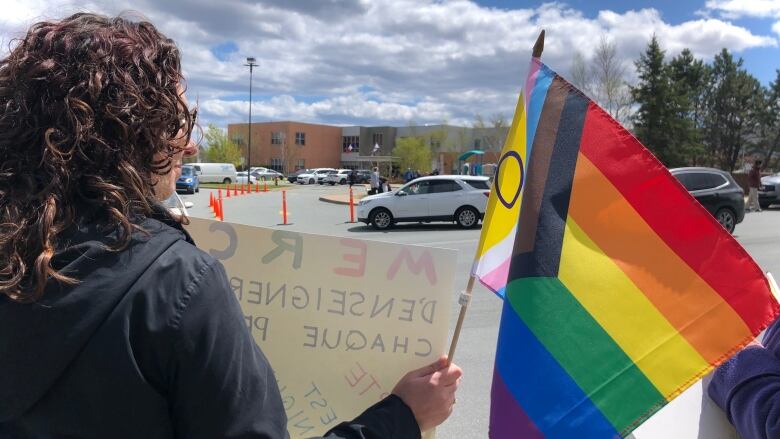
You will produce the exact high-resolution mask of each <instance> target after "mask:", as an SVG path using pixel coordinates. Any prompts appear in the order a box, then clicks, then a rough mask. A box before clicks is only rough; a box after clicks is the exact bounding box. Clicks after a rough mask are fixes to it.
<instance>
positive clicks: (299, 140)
mask: <svg viewBox="0 0 780 439" xmlns="http://www.w3.org/2000/svg"><path fill="white" fill-rule="evenodd" d="M295 144H296V145H305V144H306V133H302V132H300V131H298V132H296V133H295Z"/></svg>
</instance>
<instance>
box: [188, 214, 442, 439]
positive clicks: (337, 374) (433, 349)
mask: <svg viewBox="0 0 780 439" xmlns="http://www.w3.org/2000/svg"><path fill="white" fill-rule="evenodd" d="M190 221H191V224H190V225H189V226H187V230H188V231H189V232H190V233H191V234H192V236H193V238H194V239H195V242H196V243H197V244H198V247H200V248H201V249H202V250H204V251H206V252H208V253H210V254H211V255H212V256H214V257H215V258H216V259H218V260H220V261H221V262H222V264H223V265H224V266H225V269H226V271H227V274H228V278H229V279H230V285H231V287H232V289H233V292H234V293H235V295H236V298H237V299H238V301H239V303H240V304H241V308H242V309H243V312H244V318H245V321H246V325H247V328H249V330H250V332H251V333H252V336H253V337H254V339H255V341H256V342H257V343H258V345H259V346H260V347H261V348H262V349H263V352H264V353H265V354H266V356H267V357H268V358H269V361H270V362H271V365H272V366H273V368H274V371H275V373H276V379H277V381H278V384H279V388H280V390H281V393H282V399H283V403H284V408H285V410H286V412H287V417H288V424H287V427H288V430H289V432H290V436H291V437H292V438H305V437H310V436H314V435H319V434H322V433H324V432H325V431H327V430H328V429H330V428H332V427H333V426H335V425H336V424H338V423H339V422H341V421H345V420H349V419H351V418H353V417H354V416H356V415H358V414H360V412H362V411H363V410H365V409H366V408H368V407H369V406H371V405H372V404H374V403H375V402H377V401H379V400H380V399H381V398H383V397H385V396H386V395H388V394H389V393H390V392H391V390H392V388H393V386H394V385H395V383H396V382H397V381H398V379H399V378H400V377H401V376H402V375H403V374H404V373H406V372H407V371H409V370H411V369H414V368H418V367H421V366H424V365H426V364H428V363H431V362H433V361H435V360H436V359H437V358H438V357H439V355H441V354H442V353H443V352H445V347H446V343H447V331H448V328H449V313H450V300H451V295H452V294H453V282H454V270H455V265H456V264H455V263H456V257H457V255H456V252H455V251H452V250H444V249H435V248H428V247H417V246H407V245H399V244H390V243H384V242H374V241H363V240H358V239H351V238H339V237H330V236H319V235H312V234H305V233H297V232H291V231H287V230H275V229H265V228H259V227H251V226H244V225H239V224H230V223H224V222H217V221H211V220H204V219H198V218H191V220H190Z"/></svg>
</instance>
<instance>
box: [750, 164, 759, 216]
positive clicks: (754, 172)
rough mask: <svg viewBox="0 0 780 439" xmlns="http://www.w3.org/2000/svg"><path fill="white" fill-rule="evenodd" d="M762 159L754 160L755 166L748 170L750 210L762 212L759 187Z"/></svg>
mask: <svg viewBox="0 0 780 439" xmlns="http://www.w3.org/2000/svg"><path fill="white" fill-rule="evenodd" d="M761 164H762V162H761V160H756V161H755V162H753V167H752V168H750V172H748V186H749V187H750V190H749V192H748V205H747V210H748V212H761V205H760V204H758V188H759V187H760V186H761Z"/></svg>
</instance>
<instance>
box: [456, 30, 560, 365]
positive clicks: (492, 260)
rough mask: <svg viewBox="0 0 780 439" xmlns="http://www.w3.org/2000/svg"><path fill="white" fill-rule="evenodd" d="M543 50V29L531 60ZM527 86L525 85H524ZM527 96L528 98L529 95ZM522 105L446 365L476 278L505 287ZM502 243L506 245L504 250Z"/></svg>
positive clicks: (521, 155)
mask: <svg viewBox="0 0 780 439" xmlns="http://www.w3.org/2000/svg"><path fill="white" fill-rule="evenodd" d="M543 50H544V30H542V31H541V33H539V37H538V38H537V39H536V43H535V44H534V47H533V51H532V56H533V58H540V57H541V56H542V51H543ZM527 86H528V84H526V87H527ZM524 92H525V93H530V92H531V90H524ZM528 97H529V98H530V95H529V96H528ZM525 103H526V101H525V99H524V98H523V94H522V93H521V94H520V97H519V98H518V101H517V108H516V110H515V115H514V117H513V119H512V127H511V128H510V130H509V135H508V136H507V139H506V143H505V144H504V149H503V150H502V151H501V159H500V160H499V163H498V167H497V168H496V175H495V178H494V181H493V186H494V190H492V191H491V193H490V199H489V201H488V208H487V212H486V213H485V219H484V221H483V222H482V224H483V225H482V234H481V236H480V239H479V246H478V247H477V252H476V254H475V255H474V265H473V268H472V271H471V276H469V282H468V284H467V285H466V290H465V291H464V292H462V293H461V294H460V297H459V299H458V303H460V314H459V315H458V323H457V324H456V325H455V332H454V333H453V335H452V342H451V343H450V351H449V354H448V355H447V361H448V364H449V363H450V362H452V358H453V357H454V356H455V346H457V344H458V338H459V337H460V330H461V328H462V327H463V320H464V319H465V317H466V310H467V309H468V306H469V303H470V302H471V291H472V290H473V288H474V282H475V281H476V280H477V278H480V279H481V281H482V283H484V284H485V285H486V286H487V287H488V288H490V289H491V290H493V291H494V292H496V293H497V294H498V295H499V296H503V287H504V285H506V272H507V270H508V266H509V265H508V264H509V261H508V258H509V257H510V256H511V249H512V246H511V244H512V243H513V241H514V235H515V229H516V227H517V220H518V216H519V212H520V208H519V207H520V191H521V190H522V184H523V175H524V164H525V162H526V150H527V148H530V145H527V144H526V127H525V124H526V114H525ZM505 162H506V165H505V166H504V167H502V164H503V163H505ZM513 162H514V163H515V164H516V165H517V167H516V168H511V163H513ZM510 168H511V169H510ZM513 185H514V186H516V188H515V189H516V192H515V196H514V197H513V198H512V200H511V201H510V202H507V201H506V200H505V199H504V198H503V197H502V195H501V194H500V192H501V190H504V189H503V188H504V187H512V186H513ZM499 198H501V202H499V201H498V199H499ZM494 224H495V225H494ZM488 235H491V236H488ZM506 244H509V246H508V251H507V245H506ZM497 261H498V262H497Z"/></svg>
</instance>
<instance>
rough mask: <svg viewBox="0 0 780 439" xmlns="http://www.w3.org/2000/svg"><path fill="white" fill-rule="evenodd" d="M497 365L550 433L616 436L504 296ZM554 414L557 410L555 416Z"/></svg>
mask: <svg viewBox="0 0 780 439" xmlns="http://www.w3.org/2000/svg"><path fill="white" fill-rule="evenodd" d="M500 328H501V329H500V333H499V335H498V348H497V350H496V369H498V371H499V372H500V373H501V377H503V379H504V382H505V383H506V386H507V388H508V389H509V391H510V392H511V393H512V395H513V396H514V398H515V399H516V400H517V402H518V403H519V404H520V406H521V407H522V408H523V410H525V412H526V414H527V415H528V416H529V417H530V418H531V420H532V421H533V422H534V424H535V425H536V426H537V427H538V428H539V430H541V431H542V433H544V435H545V437H547V438H549V439H553V438H566V439H569V438H574V437H576V438H579V439H586V438H593V439H595V438H598V439H604V438H615V437H619V435H618V433H617V431H616V430H615V428H614V427H613V426H612V424H611V423H610V422H609V421H608V420H607V419H606V418H605V417H604V415H603V414H602V413H601V411H599V409H598V408H597V407H596V406H595V405H594V404H593V402H592V401H591V400H590V399H589V398H588V397H587V396H586V395H585V394H584V393H583V392H582V390H581V389H580V387H579V386H578V385H577V383H575V382H574V381H573V380H572V379H571V377H570V376H569V374H568V373H566V371H565V370H564V369H563V368H561V366H560V365H559V364H558V362H557V361H556V360H555V358H553V357H552V355H550V353H549V352H548V351H547V349H545V347H544V346H543V345H542V344H541V343H540V342H539V340H538V339H537V338H536V337H535V336H534V335H533V333H532V332H531V331H530V329H529V328H528V327H527V326H526V325H525V323H524V322H523V321H522V319H521V318H520V316H518V315H517V313H515V311H514V310H513V309H512V305H511V304H510V303H509V301H508V300H505V301H504V309H503V311H502V313H501V325H500ZM551 415H552V416H551Z"/></svg>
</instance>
